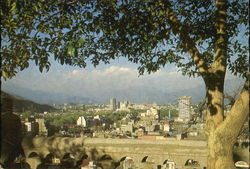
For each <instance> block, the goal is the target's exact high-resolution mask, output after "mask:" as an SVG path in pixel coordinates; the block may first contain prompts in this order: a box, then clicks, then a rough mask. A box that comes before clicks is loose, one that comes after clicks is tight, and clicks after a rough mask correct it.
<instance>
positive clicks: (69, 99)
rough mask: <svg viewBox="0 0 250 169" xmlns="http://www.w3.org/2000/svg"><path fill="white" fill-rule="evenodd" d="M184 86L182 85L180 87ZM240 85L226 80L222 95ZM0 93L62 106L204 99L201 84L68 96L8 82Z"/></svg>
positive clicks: (146, 87) (136, 87)
mask: <svg viewBox="0 0 250 169" xmlns="http://www.w3.org/2000/svg"><path fill="white" fill-rule="evenodd" d="M183 85H185V84H183ZM239 87H240V82H239V81H237V80H235V79H227V80H226V85H225V92H226V93H228V94H234V90H238V88H239ZM3 90H5V91H6V92H8V93H10V94H12V95H18V96H22V97H24V98H26V99H29V100H32V101H34V102H37V103H40V104H51V105H52V104H63V103H83V104H94V103H98V104H100V103H101V104H108V103H109V99H110V98H112V97H115V98H116V99H117V100H118V101H125V100H128V101H131V102H132V103H145V104H149V103H154V102H155V103H157V104H166V103H177V101H178V97H180V96H191V97H192V99H191V102H192V103H199V102H201V101H203V100H204V96H205V87H204V85H201V84H200V85H198V86H197V85H196V86H194V87H193V88H189V89H185V90H184V89H183V90H175V91H169V90H163V89H158V88H157V87H155V88H154V87H152V86H135V87H133V88H124V89H120V90H117V89H113V90H110V91H106V90H99V91H98V92H94V93H93V94H92V95H90V94H84V92H83V91H79V92H77V93H78V94H69V93H67V92H54V91H43V90H32V89H30V88H25V87H20V86H19V85H18V84H14V83H9V84H8V85H5V86H4V88H3Z"/></svg>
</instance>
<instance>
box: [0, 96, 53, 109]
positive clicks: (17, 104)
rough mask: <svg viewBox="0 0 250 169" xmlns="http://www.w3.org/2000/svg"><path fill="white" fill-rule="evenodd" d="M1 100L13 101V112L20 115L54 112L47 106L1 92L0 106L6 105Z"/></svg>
mask: <svg viewBox="0 0 250 169" xmlns="http://www.w3.org/2000/svg"><path fill="white" fill-rule="evenodd" d="M3 98H11V99H12V100H13V108H14V110H13V111H14V112H16V113H22V112H25V111H32V112H35V113H43V112H45V111H47V112H50V111H54V110H56V109H55V108H54V107H52V106H50V105H47V104H43V105H41V104H38V103H35V102H33V101H31V100H27V99H25V98H22V97H20V96H14V95H11V94H9V93H6V92H4V91H1V104H2V105H4V104H6V103H5V102H4V99H3Z"/></svg>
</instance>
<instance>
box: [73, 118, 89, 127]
mask: <svg viewBox="0 0 250 169" xmlns="http://www.w3.org/2000/svg"><path fill="white" fill-rule="evenodd" d="M76 125H78V126H82V127H86V126H87V122H86V119H85V118H84V116H80V117H79V118H78V119H77V121H76Z"/></svg>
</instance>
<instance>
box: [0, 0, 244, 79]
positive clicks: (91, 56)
mask: <svg viewBox="0 0 250 169" xmlns="http://www.w3.org/2000/svg"><path fill="white" fill-rule="evenodd" d="M227 5H228V17H227V20H226V22H227V30H226V31H227V35H228V38H229V40H228V44H227V61H228V62H227V63H228V64H227V65H228V69H230V70H231V71H232V72H233V73H235V74H236V73H239V74H240V75H243V76H244V75H246V71H247V69H248V44H247V42H246V41H247V40H245V41H244V40H242V39H246V38H245V37H246V36H247V35H248V1H247V0H229V2H228V4H227ZM169 11H173V12H174V14H176V17H177V19H178V20H179V22H173V21H171V19H169V18H171V17H172V18H173V17H174V16H170V17H167V16H166V14H167V13H168V12H169ZM216 17H217V16H216V13H215V2H214V1H211V0H202V1H197V0H178V1H176V0H145V1H140V0H91V1H86V0H59V1H55V0H51V1H45V0H7V1H2V5H1V22H2V23H1V38H2V45H1V55H2V68H1V73H2V76H3V78H11V77H13V76H15V74H16V73H17V72H18V71H21V70H23V69H25V68H27V67H28V66H29V62H30V61H31V60H32V61H34V62H35V63H36V65H38V66H39V69H40V71H41V72H42V71H43V70H44V69H46V70H47V71H48V70H49V68H50V62H49V60H50V57H52V58H54V59H55V60H56V61H58V62H59V63H61V64H68V65H73V66H79V67H85V66H86V62H88V61H90V62H91V63H92V64H93V65H94V66H96V65H98V64H99V63H100V62H104V63H109V60H110V59H114V58H116V57H126V58H127V59H128V60H129V61H132V62H134V63H138V64H139V65H140V66H139V68H138V69H139V72H140V73H143V72H144V71H148V72H149V73H150V72H155V71H157V70H158V69H160V68H161V67H164V66H165V65H166V64H167V63H175V64H176V65H177V66H178V67H179V68H180V69H181V70H182V71H183V73H184V74H189V75H195V74H196V73H197V66H195V63H194V61H193V60H192V57H190V56H189V55H188V54H187V53H188V50H189V48H188V46H187V45H186V44H185V43H184V42H183V41H185V37H186V36H188V37H189V39H186V41H188V42H190V43H192V44H194V45H195V46H196V48H197V49H198V50H199V52H200V54H201V57H202V58H203V60H204V61H205V62H206V64H207V65H209V64H211V63H212V62H213V60H214V54H213V53H214V45H215V38H216V37H215V31H216V30H215V21H216ZM178 31H182V32H183V33H182V34H179V33H178ZM183 34H185V36H183V37H181V36H182V35H183ZM183 38H184V39H183Z"/></svg>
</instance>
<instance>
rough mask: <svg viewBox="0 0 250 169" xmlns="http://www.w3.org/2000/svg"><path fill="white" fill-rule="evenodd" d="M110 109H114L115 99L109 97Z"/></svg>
mask: <svg viewBox="0 0 250 169" xmlns="http://www.w3.org/2000/svg"><path fill="white" fill-rule="evenodd" d="M110 109H111V110H116V99H115V98H111V99H110Z"/></svg>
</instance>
